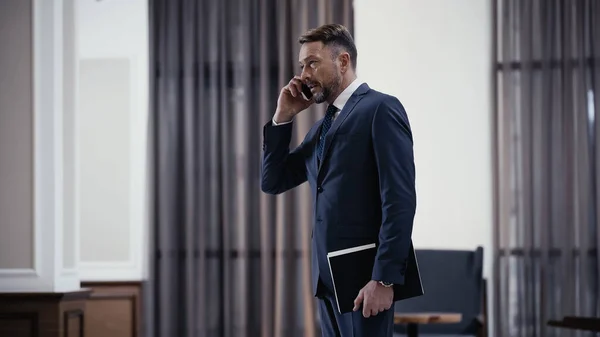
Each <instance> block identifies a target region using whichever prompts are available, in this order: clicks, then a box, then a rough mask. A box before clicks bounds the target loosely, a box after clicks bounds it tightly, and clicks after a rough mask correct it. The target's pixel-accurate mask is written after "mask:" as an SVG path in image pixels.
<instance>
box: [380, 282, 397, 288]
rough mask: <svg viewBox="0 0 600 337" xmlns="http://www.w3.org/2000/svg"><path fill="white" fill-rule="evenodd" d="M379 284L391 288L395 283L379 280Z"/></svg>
mask: <svg viewBox="0 0 600 337" xmlns="http://www.w3.org/2000/svg"><path fill="white" fill-rule="evenodd" d="M379 284H381V285H382V286H384V287H386V288H389V287H391V286H393V285H394V284H393V283H387V282H383V281H379Z"/></svg>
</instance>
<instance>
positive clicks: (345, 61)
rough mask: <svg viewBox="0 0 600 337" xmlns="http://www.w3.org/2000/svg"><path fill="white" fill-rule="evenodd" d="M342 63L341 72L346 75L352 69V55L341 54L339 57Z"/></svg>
mask: <svg viewBox="0 0 600 337" xmlns="http://www.w3.org/2000/svg"><path fill="white" fill-rule="evenodd" d="M338 60H339V62H340V70H341V71H342V73H345V72H346V71H348V69H349V68H350V54H348V53H347V52H341V53H340V55H339V56H338Z"/></svg>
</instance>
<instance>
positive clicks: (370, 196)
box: [261, 24, 416, 337]
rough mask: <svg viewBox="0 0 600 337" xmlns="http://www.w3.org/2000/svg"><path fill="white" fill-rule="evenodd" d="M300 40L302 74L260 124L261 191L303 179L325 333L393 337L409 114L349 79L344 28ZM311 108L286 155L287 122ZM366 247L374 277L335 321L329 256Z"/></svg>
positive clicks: (405, 244)
mask: <svg viewBox="0 0 600 337" xmlns="http://www.w3.org/2000/svg"><path fill="white" fill-rule="evenodd" d="M299 42H300V44H301V49H300V55H299V62H300V68H301V74H300V75H299V76H296V77H294V78H293V79H292V80H290V82H289V83H288V84H287V85H286V86H285V87H284V88H283V89H281V92H280V94H279V99H278V100H277V109H276V111H275V115H274V116H273V119H272V121H269V122H268V123H267V124H266V125H265V127H264V153H263V166H262V182H261V186H262V190H263V191H264V192H265V193H270V194H278V193H282V192H285V191H287V190H289V189H291V188H294V187H296V186H298V185H300V184H302V183H304V182H306V181H308V182H309V184H310V186H311V188H312V194H313V196H314V206H315V209H314V220H315V223H314V226H313V236H312V240H311V241H312V266H313V268H312V271H313V273H312V274H313V289H314V293H315V296H317V297H318V301H319V314H320V317H321V321H322V331H323V336H326V337H333V336H338V337H339V336H341V337H347V336H348V337H349V336H354V337H387V336H390V337H391V336H392V326H393V307H392V305H393V299H394V291H395V288H396V287H394V286H400V285H402V284H403V283H404V270H405V268H406V261H407V259H408V255H409V250H410V247H411V234H412V226H413V218H414V214H415V208H416V192H415V168H414V161H413V149H412V146H413V143H412V133H411V129H410V125H409V121H408V117H407V115H406V112H405V111H404V108H403V106H402V104H400V102H399V101H398V99H396V98H395V97H392V96H389V95H386V94H383V93H380V92H377V91H375V90H373V89H370V88H369V86H368V85H367V84H366V83H361V82H360V81H359V80H358V79H357V77H356V74H355V69H356V59H357V51H356V46H355V44H354V41H353V38H352V36H351V34H350V33H349V32H348V30H347V29H346V28H345V27H344V26H341V25H336V24H331V25H324V26H321V27H318V28H316V29H312V30H309V31H308V32H307V33H305V34H304V35H302V36H301V37H300V39H299ZM303 84H305V85H307V86H308V88H310V92H311V93H312V98H311V99H309V100H307V99H305V98H304V97H303V95H302V85H303ZM313 103H318V104H320V103H327V105H328V107H327V112H326V114H325V116H324V118H323V119H321V120H320V121H319V122H317V123H316V124H315V125H314V126H313V127H312V128H311V130H310V131H309V132H308V134H307V135H306V137H305V138H304V141H303V142H302V143H301V144H300V145H299V146H298V147H297V148H296V149H294V150H293V151H291V152H290V150H289V144H290V140H291V135H292V125H293V120H294V116H296V115H297V114H298V113H300V112H301V111H303V110H305V109H306V108H308V107H309V106H310V105H311V104H313ZM372 242H377V243H378V245H377V255H376V259H375V264H374V268H373V272H372V275H371V279H372V280H371V281H370V282H369V283H368V284H365V286H364V288H363V289H362V290H361V291H360V292H359V293H358V294H356V295H357V297H356V300H355V301H354V302H355V306H354V312H349V313H346V314H340V313H339V311H338V309H337V306H336V302H335V297H334V290H333V283H332V279H331V276H330V272H329V267H328V261H327V253H328V252H331V251H335V250H339V249H345V248H349V247H355V246H358V245H363V244H368V243H372ZM396 289H397V288H396Z"/></svg>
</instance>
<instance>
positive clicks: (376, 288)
mask: <svg viewBox="0 0 600 337" xmlns="http://www.w3.org/2000/svg"><path fill="white" fill-rule="evenodd" d="M393 302H394V289H393V288H392V287H384V286H383V285H381V284H379V282H377V281H369V283H367V285H366V286H364V287H363V288H362V289H361V290H360V292H359V293H358V296H357V297H356V299H355V300H354V309H353V310H354V311H357V310H358V309H359V308H360V304H361V303H362V304H363V310H362V312H363V316H364V317H365V318H367V317H369V316H375V315H377V314H378V313H380V312H382V311H384V310H388V309H390V308H391V307H392V303H393Z"/></svg>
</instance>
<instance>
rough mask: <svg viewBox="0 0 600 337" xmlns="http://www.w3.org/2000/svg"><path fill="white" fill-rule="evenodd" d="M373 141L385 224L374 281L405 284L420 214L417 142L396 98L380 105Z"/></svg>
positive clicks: (374, 120) (386, 100) (380, 240)
mask: <svg viewBox="0 0 600 337" xmlns="http://www.w3.org/2000/svg"><path fill="white" fill-rule="evenodd" d="M371 134H372V140H373V151H374V155H375V161H376V164H377V171H378V174H379V188H380V194H381V207H382V209H381V211H382V220H381V228H380V231H379V246H378V249H377V255H376V258H375V265H374V268H373V274H372V279H373V280H375V281H384V282H387V283H394V284H404V270H405V266H406V261H407V259H408V254H409V250H410V245H411V235H412V228H413V219H414V215H415V210H416V191H415V165H414V156H413V139H412V132H411V129H410V124H409V121H408V117H407V115H406V112H405V111H404V107H403V106H402V104H401V103H400V101H398V99H396V98H395V97H392V96H386V97H385V99H384V100H383V101H382V102H381V103H380V104H379V106H378V107H377V110H376V111H375V115H374V117H373V122H372V133H371Z"/></svg>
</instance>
